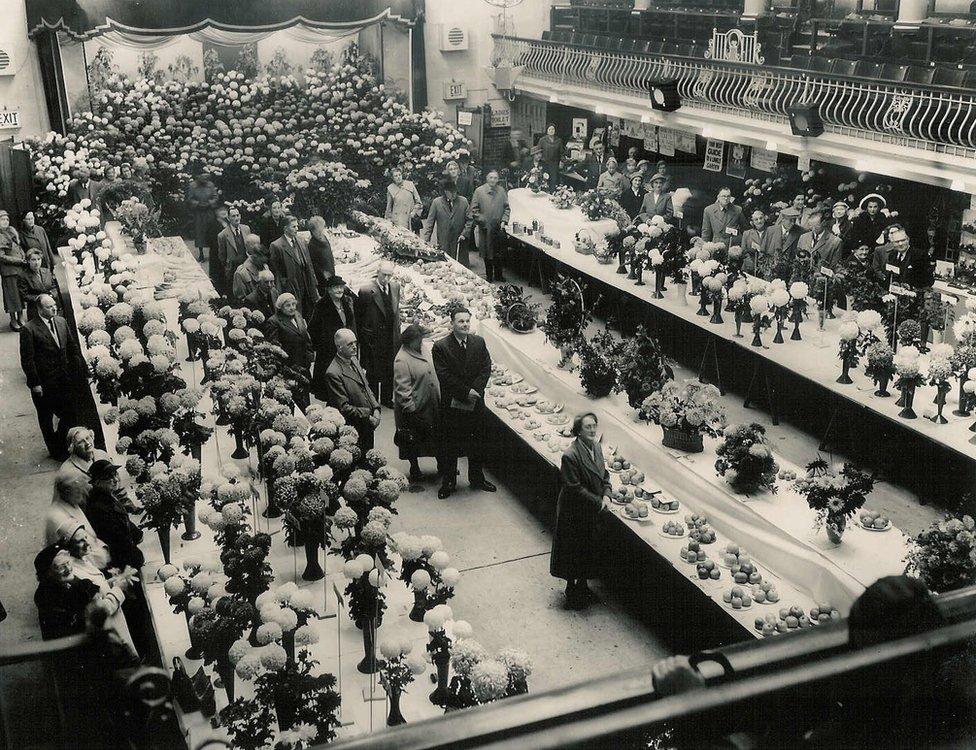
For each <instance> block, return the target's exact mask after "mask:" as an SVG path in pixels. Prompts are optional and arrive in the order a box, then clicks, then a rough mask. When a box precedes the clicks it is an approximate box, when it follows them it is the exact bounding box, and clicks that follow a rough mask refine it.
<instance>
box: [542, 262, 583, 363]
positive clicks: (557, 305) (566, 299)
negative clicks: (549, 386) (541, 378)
mask: <svg viewBox="0 0 976 750" xmlns="http://www.w3.org/2000/svg"><path fill="white" fill-rule="evenodd" d="M584 290H585V286H583V285H582V284H580V283H578V282H577V281H576V280H575V279H573V278H571V277H569V276H557V277H556V280H555V281H554V282H553V284H552V288H551V295H552V304H551V305H549V307H548V309H547V310H546V316H545V319H544V320H543V321H542V324H541V325H540V328H542V331H543V332H544V333H545V334H546V339H547V340H548V341H549V342H550V343H551V344H553V345H554V346H557V347H558V348H559V351H560V354H561V355H562V358H561V359H560V361H559V366H560V367H562V368H564V369H569V367H571V365H572V357H573V350H574V348H575V345H576V344H577V342H578V341H579V338H580V336H582V334H583V331H584V330H585V329H586V326H587V325H588V324H589V322H590V320H592V314H591V313H590V311H589V310H588V309H587V307H586V303H585V300H584V297H583V293H584Z"/></svg>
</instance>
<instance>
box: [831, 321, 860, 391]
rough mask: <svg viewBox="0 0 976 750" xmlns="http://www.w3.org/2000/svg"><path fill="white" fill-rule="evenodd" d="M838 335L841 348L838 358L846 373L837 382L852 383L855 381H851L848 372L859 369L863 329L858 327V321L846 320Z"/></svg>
mask: <svg viewBox="0 0 976 750" xmlns="http://www.w3.org/2000/svg"><path fill="white" fill-rule="evenodd" d="M838 334H839V335H840V348H839V351H838V354H837V356H838V357H839V358H840V360H841V362H842V363H843V366H844V371H843V372H842V373H841V375H840V377H839V378H837V382H838V383H851V382H853V381H852V380H851V378H850V375H848V371H849V370H850V369H851V368H852V367H857V363H858V361H859V359H860V347H859V345H858V343H859V342H858V337H859V336H860V335H861V329H860V327H859V326H858V325H857V321H856V320H845V321H844V322H843V323H841V324H840V329H839V330H838Z"/></svg>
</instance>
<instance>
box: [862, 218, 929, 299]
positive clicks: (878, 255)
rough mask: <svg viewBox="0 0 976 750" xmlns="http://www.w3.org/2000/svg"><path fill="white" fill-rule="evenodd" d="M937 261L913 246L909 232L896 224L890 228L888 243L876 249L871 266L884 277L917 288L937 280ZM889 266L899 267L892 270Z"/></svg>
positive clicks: (924, 286) (927, 285)
mask: <svg viewBox="0 0 976 750" xmlns="http://www.w3.org/2000/svg"><path fill="white" fill-rule="evenodd" d="M934 265H935V262H934V261H933V260H932V259H931V258H930V257H929V255H928V253H927V252H925V251H924V250H916V249H914V248H912V247H911V243H910V241H909V239H908V233H907V232H906V231H905V230H904V229H903V228H902V227H900V226H898V225H895V226H893V227H892V228H891V229H889V230H888V243H887V244H885V245H881V246H880V247H878V248H876V249H875V251H874V257H873V259H872V262H871V266H872V267H873V268H874V271H875V273H877V274H878V275H879V276H880V277H881V278H883V279H889V280H891V281H897V282H899V283H901V284H908V285H909V286H911V287H914V288H915V289H924V288H926V287H930V286H932V284H933V282H934V281H935V273H934ZM888 266H893V267H897V268H898V271H897V272H895V271H892V270H890V269H889V268H888Z"/></svg>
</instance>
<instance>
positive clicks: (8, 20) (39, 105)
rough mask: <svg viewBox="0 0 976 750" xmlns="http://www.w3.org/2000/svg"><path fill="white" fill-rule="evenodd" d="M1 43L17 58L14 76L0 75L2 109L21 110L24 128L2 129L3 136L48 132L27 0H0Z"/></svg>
mask: <svg viewBox="0 0 976 750" xmlns="http://www.w3.org/2000/svg"><path fill="white" fill-rule="evenodd" d="M0 17H2V18H3V23H0V45H2V46H3V47H4V49H7V50H9V51H10V52H11V55H12V57H13V58H14V70H16V73H15V75H13V76H0V109H3V108H4V107H6V108H7V109H14V110H19V111H20V124H21V126H20V128H18V129H16V130H0V138H2V139H6V138H9V137H11V136H12V137H13V138H14V139H15V140H22V139H24V138H29V137H33V136H39V135H42V134H44V133H46V132H47V130H48V120H47V105H46V104H45V103H44V88H43V86H42V85H41V67H40V63H39V62H38V58H37V48H36V47H35V45H34V43H33V42H31V41H30V40H29V39H28V38H27V5H26V0H0Z"/></svg>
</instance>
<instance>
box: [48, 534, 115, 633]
mask: <svg viewBox="0 0 976 750" xmlns="http://www.w3.org/2000/svg"><path fill="white" fill-rule="evenodd" d="M34 570H35V572H36V573H37V590H36V591H35V592H34V604H35V605H36V606H37V619H38V621H39V623H40V626H41V637H42V638H43V639H44V640H46V641H48V640H51V639H53V638H64V637H65V636H68V635H75V634H76V633H83V632H84V631H85V608H86V607H87V606H88V604H89V603H90V602H91V601H92V600H93V599H96V598H97V597H98V596H99V595H100V592H99V590H98V586H96V585H95V584H94V583H92V582H91V581H89V580H86V579H84V578H79V577H77V576H76V575H75V574H74V570H73V569H72V558H71V554H70V553H69V552H68V551H67V550H66V549H64V548H62V547H61V546H60V545H59V544H49V545H48V546H47V547H45V548H44V549H42V550H41V551H40V552H39V553H38V554H37V557H35V558H34Z"/></svg>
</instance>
